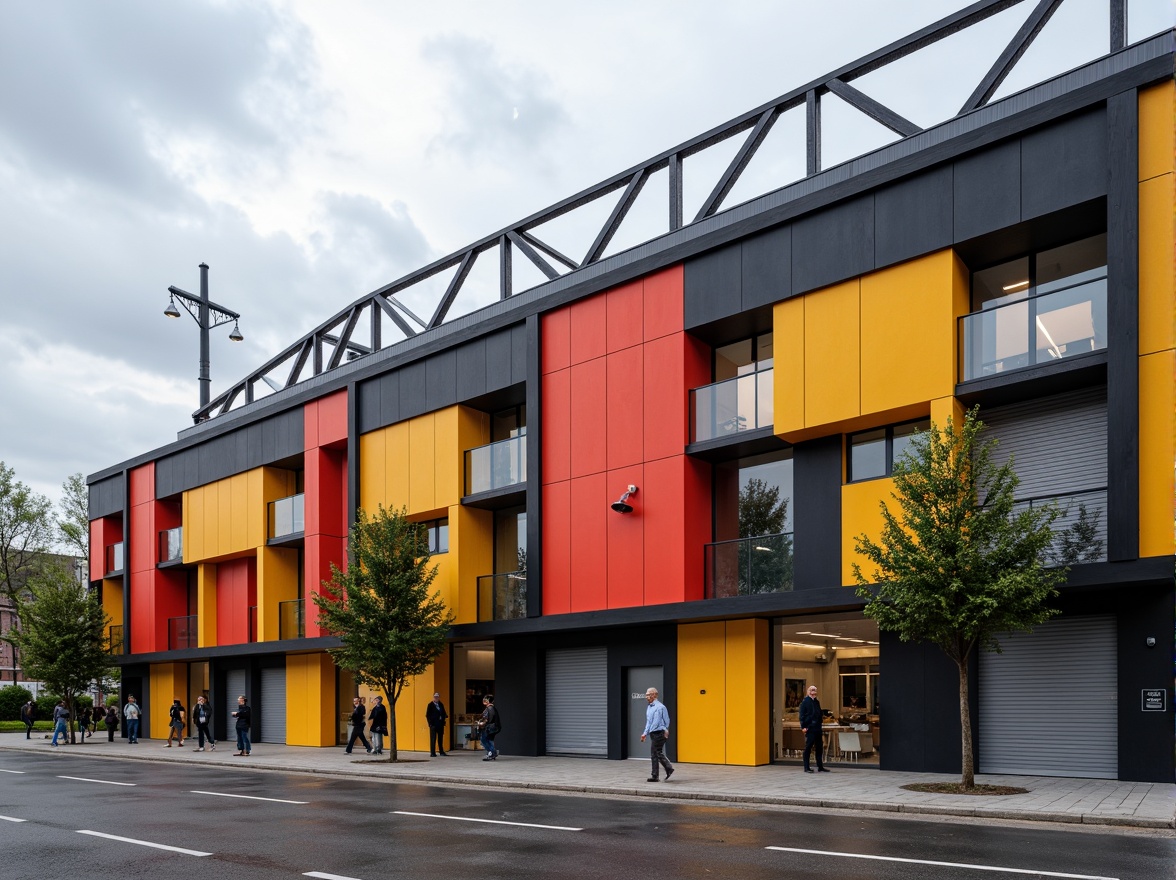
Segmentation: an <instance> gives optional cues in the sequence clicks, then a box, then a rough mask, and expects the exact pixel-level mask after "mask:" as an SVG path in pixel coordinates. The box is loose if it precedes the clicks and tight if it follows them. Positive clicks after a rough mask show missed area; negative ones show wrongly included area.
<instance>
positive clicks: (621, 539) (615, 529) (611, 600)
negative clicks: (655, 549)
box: [605, 465, 645, 608]
mask: <svg viewBox="0 0 1176 880" xmlns="http://www.w3.org/2000/svg"><path fill="white" fill-rule="evenodd" d="M644 483H645V474H644V469H643V468H642V467H641V466H640V465H638V466H636V467H627V468H621V469H620V470H615V471H609V474H608V483H607V487H606V490H607V494H606V495H605V501H606V502H608V504H612V502H614V501H616V500H617V498H620V497H621V493H622V492H623V491H625V487H626V486H628V485H630V484H632V485H634V486H637V494H636V495H634V496H632V497H631V498H630V499H629V503H630V504H632V505H633V512H632V513H617V512H616V511H614V510H612V509H611V508H610V509H607V510H606V512H605V522H606V524H607V528H608V535H607V537H608V607H609V608H626V607H631V606H635V605H641V604H642V602H644V600H645V597H644V593H643V587H644V585H643V584H642V581H643V579H644V578H643V572H644V571H645V511H644V508H643V506H642V503H641V501H642V494H643V493H642V491H641V487H642V486H643V485H644ZM614 495H615V496H616V497H613V496H614Z"/></svg>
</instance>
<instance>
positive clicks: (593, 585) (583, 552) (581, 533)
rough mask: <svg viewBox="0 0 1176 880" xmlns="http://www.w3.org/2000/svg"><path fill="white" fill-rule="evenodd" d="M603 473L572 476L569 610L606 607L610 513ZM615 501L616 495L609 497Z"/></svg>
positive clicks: (593, 609) (595, 609) (594, 609)
mask: <svg viewBox="0 0 1176 880" xmlns="http://www.w3.org/2000/svg"><path fill="white" fill-rule="evenodd" d="M606 479H607V478H606V475H605V474H603V473H600V474H592V475H590V476H586V477H579V478H575V479H573V480H572V486H571V509H572V512H573V516H574V517H575V529H574V530H573V531H572V533H571V535H572V541H571V544H572V552H571V563H572V578H571V585H572V597H571V609H570V610H572V611H599V610H602V609H604V608H607V607H608V585H607V578H608V529H607V524H606V520H605V515H606V514H611V513H612V511H611V510H609V504H610V503H611V502H610V500H609V498H608V493H607V491H606V489H605V486H606ZM612 500H613V501H615V500H616V499H612Z"/></svg>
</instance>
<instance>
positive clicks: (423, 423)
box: [408, 413, 437, 514]
mask: <svg viewBox="0 0 1176 880" xmlns="http://www.w3.org/2000/svg"><path fill="white" fill-rule="evenodd" d="M435 421H436V419H435V418H434V414H433V413H429V414H428V415H423V416H419V417H417V418H415V419H413V420H412V421H411V422H409V423H408V463H409V469H408V470H409V473H408V512H409V513H410V514H413V513H428V512H430V511H433V510H436V509H437V474H436V464H437V463H436V431H435V430H434V429H435V424H434V423H435Z"/></svg>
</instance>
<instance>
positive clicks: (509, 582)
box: [478, 571, 527, 623]
mask: <svg viewBox="0 0 1176 880" xmlns="http://www.w3.org/2000/svg"><path fill="white" fill-rule="evenodd" d="M526 616H527V573H526V572H525V571H511V572H506V573H505V574H487V575H483V576H482V577H480V578H478V623H484V622H486V621H490V620H522V619H523V618H524V617H526Z"/></svg>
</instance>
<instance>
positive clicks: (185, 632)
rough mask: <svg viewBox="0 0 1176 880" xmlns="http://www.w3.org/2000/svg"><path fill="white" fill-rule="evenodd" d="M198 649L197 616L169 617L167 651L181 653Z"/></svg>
mask: <svg viewBox="0 0 1176 880" xmlns="http://www.w3.org/2000/svg"><path fill="white" fill-rule="evenodd" d="M195 647H196V615H195V614H189V615H188V616H187V617H169V618H168V620H167V649H168V650H169V651H181V650H183V649H184V648H195Z"/></svg>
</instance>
